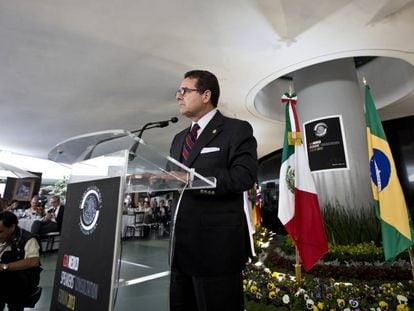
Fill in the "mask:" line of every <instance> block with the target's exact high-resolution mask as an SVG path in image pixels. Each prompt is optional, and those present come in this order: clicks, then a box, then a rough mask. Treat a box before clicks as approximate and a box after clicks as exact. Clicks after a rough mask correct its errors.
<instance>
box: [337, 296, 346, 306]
mask: <svg viewBox="0 0 414 311" xmlns="http://www.w3.org/2000/svg"><path fill="white" fill-rule="evenodd" d="M336 302H337V304H338V307H340V308H343V307H345V300H343V299H340V298H338V299H337V300H336Z"/></svg>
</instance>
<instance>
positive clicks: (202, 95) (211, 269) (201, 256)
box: [170, 70, 258, 311]
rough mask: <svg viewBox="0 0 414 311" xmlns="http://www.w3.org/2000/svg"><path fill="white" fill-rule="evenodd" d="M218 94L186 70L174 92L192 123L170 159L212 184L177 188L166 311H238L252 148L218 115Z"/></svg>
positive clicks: (240, 129) (242, 132)
mask: <svg viewBox="0 0 414 311" xmlns="http://www.w3.org/2000/svg"><path fill="white" fill-rule="evenodd" d="M219 95H220V89H219V84H218V80H217V78H216V76H215V75H213V74H212V73H210V72H208V71H203V70H194V71H190V72H187V73H186V74H185V75H184V79H183V81H182V82H181V85H180V88H179V90H178V91H177V93H176V100H177V101H178V103H179V109H180V113H181V114H182V115H183V116H185V117H187V118H189V119H191V121H192V126H191V127H189V128H187V129H185V130H183V131H182V132H180V133H178V134H177V135H176V136H175V137H174V139H173V142H172V144H171V148H170V154H171V156H172V157H173V158H175V159H176V160H178V161H181V162H182V163H183V164H185V165H186V166H188V167H190V168H194V169H195V171H196V172H198V173H200V174H201V175H203V176H206V177H215V178H216V180H217V185H216V188H215V189H201V190H186V191H184V193H183V196H182V198H181V202H180V204H179V206H178V207H176V210H175V211H174V213H173V219H174V220H175V222H174V229H173V232H174V236H173V244H172V247H173V252H172V253H173V257H172V265H171V284H170V309H171V310H173V311H178V310H180V311H182V310H187V311H216V310H226V311H242V310H244V302H243V285H242V269H243V268H244V266H245V263H246V261H247V260H248V256H249V255H251V254H250V250H251V249H250V242H249V236H248V229H247V221H246V217H245V214H244V210H243V203H244V201H243V192H244V191H246V190H248V189H251V188H252V187H253V184H254V182H255V180H256V179H257V169H258V163H257V150H256V149H257V143H256V139H255V138H254V136H253V129H252V127H251V125H250V124H249V123H248V122H246V121H242V120H239V119H235V118H229V117H226V116H224V115H222V114H221V113H220V111H218V110H217V104H218V99H219ZM194 127H195V129H198V130H196V131H194V130H193V128H194ZM194 132H196V133H194ZM190 133H191V134H190ZM190 135H193V136H195V137H194V138H195V142H193V140H194V139H193V138H192V137H191V138H190ZM183 148H184V149H186V150H183ZM182 173H183V172H182ZM182 179H183V180H185V179H186V177H185V176H183V178H182ZM177 209H178V210H177Z"/></svg>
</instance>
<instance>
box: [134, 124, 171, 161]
mask: <svg viewBox="0 0 414 311" xmlns="http://www.w3.org/2000/svg"><path fill="white" fill-rule="evenodd" d="M170 122H171V123H177V122H178V118H177V117H172V118H171V119H169V120H165V121H157V122H148V123H147V124H145V125H144V126H143V127H142V128H141V129H139V130H136V131H133V132H131V133H134V134H135V133H138V132H139V133H138V135H137V137H138V140H137V141H136V142H135V143H134V144H133V145H132V147H131V148H130V149H129V160H130V161H131V160H133V159H134V158H135V155H136V153H137V149H138V146H139V143H140V140H141V137H142V134H143V133H144V131H145V130H149V129H153V128H156V127H159V128H163V127H166V126H168V125H170Z"/></svg>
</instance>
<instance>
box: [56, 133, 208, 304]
mask: <svg viewBox="0 0 414 311" xmlns="http://www.w3.org/2000/svg"><path fill="white" fill-rule="evenodd" d="M77 142H79V144H78V143H77ZM49 158H50V159H53V160H55V161H57V162H63V163H70V164H72V173H71V176H70V179H69V185H68V196H67V210H65V219H64V223H63V228H62V237H63V241H71V242H70V243H68V242H63V243H62V247H61V249H60V250H59V256H58V262H57V269H56V275H55V283H54V284H55V285H54V291H53V297H52V309H53V310H67V309H71V310H117V311H128V310H131V311H132V310H146V311H168V310H169V275H170V267H169V264H168V261H169V256H170V249H169V245H170V237H171V236H172V235H173V234H172V230H173V220H172V218H173V217H171V210H170V209H169V207H168V202H170V201H172V198H173V195H174V194H175V193H176V192H177V191H179V192H180V193H182V191H184V190H186V189H196V188H214V187H215V184H216V181H215V179H214V178H211V177H205V176H201V175H200V174H198V173H197V172H196V171H194V170H193V169H190V168H188V167H186V166H185V165H183V164H181V163H180V162H178V161H176V160H175V159H173V158H171V157H169V156H168V155H165V154H162V153H160V152H158V151H157V150H156V149H155V148H153V147H152V146H150V145H148V144H146V143H145V142H144V141H143V140H141V139H139V138H137V137H136V136H135V135H134V134H133V133H130V132H128V131H123V130H114V131H104V132H97V133H92V134H87V135H82V136H78V137H74V138H72V139H68V140H66V141H64V142H62V143H60V144H58V145H57V146H56V147H55V148H54V149H53V150H52V151H51V152H50V153H49ZM88 194H90V195H91V196H88ZM101 199H102V200H101ZM147 201H148V202H147ZM155 201H156V202H155ZM92 207H93V208H92ZM148 207H151V208H150V210H151V212H148ZM67 211H68V212H69V211H70V212H69V213H67ZM96 215H99V220H98V221H96V222H95V221H94V219H96V217H97V216H96ZM85 221H86V222H87V225H86V226H83V225H82V222H85ZM82 226H83V227H82ZM98 234H102V235H98ZM67 237H69V238H67ZM68 258H72V260H74V262H77V263H78V266H77V267H70V265H67V262H66V261H65V260H67V259H68ZM73 258H74V259H73ZM74 268H77V269H78V270H75V269H74ZM85 270H86V271H85ZM93 271H97V272H93ZM88 273H92V274H88ZM63 276H64V277H63ZM68 278H69V279H71V280H75V281H74V282H72V283H70V282H68V283H67V282H66V280H67V279H68ZM77 280H78V281H77ZM77 282H78V283H79V284H78V283H77ZM71 284H75V285H74V286H73V287H72V288H71V287H70V285H71ZM76 284H78V286H77V285H76ZM65 299H67V300H65ZM101 300H103V301H101ZM74 301H76V304H74ZM65 303H66V305H65ZM61 305H64V306H65V308H60V307H61ZM71 307H73V308H71Z"/></svg>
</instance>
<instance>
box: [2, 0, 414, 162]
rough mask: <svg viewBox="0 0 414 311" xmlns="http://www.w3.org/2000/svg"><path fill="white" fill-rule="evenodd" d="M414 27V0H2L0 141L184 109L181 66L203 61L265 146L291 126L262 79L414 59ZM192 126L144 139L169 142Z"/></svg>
mask: <svg viewBox="0 0 414 311" xmlns="http://www.w3.org/2000/svg"><path fill="white" fill-rule="evenodd" d="M413 30H414V5H413V1H412V0H358V1H357V0H355V1H350V0H313V1H308V0H273V1H269V0H256V1H254V0H227V1H223V0H210V1H198V0H197V1H190V0H165V1H162V0H148V1H146V0H119V1H113V0H70V1H69V0H66V1H64V0H30V1H27V0H14V1H10V0H0V118H1V119H0V120H1V122H0V149H3V150H7V151H12V152H17V153H21V154H26V155H31V156H36V157H41V158H46V157H47V154H48V151H49V150H50V149H52V148H53V146H54V145H56V144H57V143H58V142H60V141H62V140H65V139H67V138H69V137H72V136H76V135H80V134H84V133H87V132H95V131H101V130H107V129H128V130H133V129H137V128H140V127H142V126H143V125H144V124H145V123H146V122H148V121H159V120H166V119H169V118H170V117H173V116H178V107H177V104H176V102H175V99H174V96H175V90H176V89H177V87H178V85H179V83H180V81H181V79H182V76H183V74H184V72H186V71H188V70H191V69H206V70H210V71H212V72H214V73H215V74H216V75H217V76H218V78H219V80H220V83H221V87H222V96H221V100H220V103H219V109H220V110H222V111H223V112H224V113H225V114H227V115H230V116H237V117H239V118H242V119H246V120H249V121H250V122H251V123H252V125H253V127H254V130H255V136H256V137H257V139H258V142H259V150H258V151H259V155H260V156H262V155H265V154H267V153H269V152H271V151H273V150H275V149H277V148H280V147H281V146H282V136H283V130H284V125H283V122H281V121H280V120H279V121H278V118H277V117H275V118H270V117H269V116H268V115H267V116H264V115H262V114H261V113H259V112H258V111H257V110H256V108H255V105H254V100H255V97H256V95H257V94H258V93H259V92H260V90H261V89H262V88H263V87H264V86H266V85H267V84H268V83H270V82H272V81H274V80H275V79H277V78H279V77H280V76H282V75H285V74H287V73H289V72H292V71H295V70H297V69H300V68H303V67H305V66H309V65H313V64H316V63H319V62H323V61H327V60H332V59H337V58H342V57H353V56H368V55H370V56H384V57H393V58H399V59H402V60H404V61H406V62H407V63H409V64H411V65H414V40H412V34H413ZM407 65H408V64H407ZM408 66H409V65H408ZM384 74H386V73H384ZM367 78H368V80H371V81H373V80H374V79H376V77H367ZM373 91H374V90H373ZM274 102H275V104H276V103H278V102H279V98H275V101H274ZM413 102H414V100H413V99H412V94H406V96H404V98H399V99H398V101H397V100H395V101H394V100H389V101H388V102H386V103H385V104H383V105H382V106H381V109H382V110H384V111H385V112H384V113H383V114H382V116H383V117H384V118H387V115H388V116H391V117H392V116H394V117H395V116H401V115H413V114H414V104H413ZM178 117H179V116H178ZM187 125H188V120H185V119H184V118H180V121H179V122H178V123H176V124H172V125H170V126H169V127H168V128H165V129H154V130H151V131H148V132H146V133H145V134H144V136H143V138H144V139H145V140H146V141H147V142H148V143H151V144H154V145H155V146H157V147H158V148H159V149H160V150H161V151H163V152H167V151H168V147H169V143H170V141H171V139H172V137H173V135H174V133H176V132H178V131H179V130H180V129H182V128H184V127H185V126H187Z"/></svg>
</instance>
